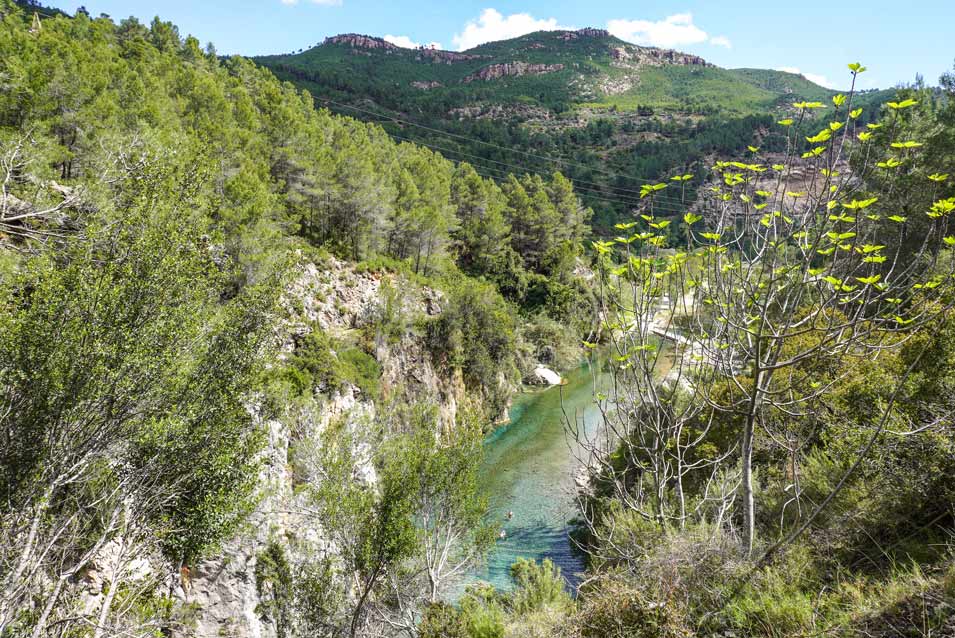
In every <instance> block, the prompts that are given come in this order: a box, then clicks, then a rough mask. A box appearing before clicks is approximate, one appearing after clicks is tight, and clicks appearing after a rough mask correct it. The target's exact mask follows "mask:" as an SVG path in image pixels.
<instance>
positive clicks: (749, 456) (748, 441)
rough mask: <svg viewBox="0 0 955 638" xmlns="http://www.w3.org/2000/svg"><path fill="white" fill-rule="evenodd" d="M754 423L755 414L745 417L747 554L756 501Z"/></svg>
mask: <svg viewBox="0 0 955 638" xmlns="http://www.w3.org/2000/svg"><path fill="white" fill-rule="evenodd" d="M755 424H756V419H755V415H753V414H750V415H748V416H747V418H746V426H745V428H744V430H743V449H742V463H743V484H742V488H743V548H744V550H745V551H746V555H747V556H751V555H752V553H753V542H754V540H755V536H756V502H755V500H754V498H753V434H754V426H755Z"/></svg>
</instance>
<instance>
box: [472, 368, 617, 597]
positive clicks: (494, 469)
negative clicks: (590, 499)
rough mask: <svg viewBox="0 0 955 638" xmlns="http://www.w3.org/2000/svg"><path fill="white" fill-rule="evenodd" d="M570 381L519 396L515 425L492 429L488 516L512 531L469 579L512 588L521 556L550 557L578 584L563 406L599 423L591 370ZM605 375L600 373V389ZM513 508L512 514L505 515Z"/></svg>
mask: <svg viewBox="0 0 955 638" xmlns="http://www.w3.org/2000/svg"><path fill="white" fill-rule="evenodd" d="M564 378H565V379H566V381H567V383H566V385H564V386H555V387H552V388H548V389H546V390H541V391H537V392H533V393H528V394H523V395H520V396H518V397H517V398H516V399H515V401H514V405H513V407H512V408H511V412H510V417H511V420H510V423H509V424H508V425H507V426H506V427H503V428H500V429H498V430H496V431H495V432H494V433H492V434H490V435H489V436H488V438H487V439H486V441H485V445H484V453H485V458H484V465H483V468H482V473H481V487H482V489H483V491H484V493H485V494H486V495H487V497H488V499H489V503H488V505H489V512H488V516H489V517H490V519H491V520H492V521H495V522H496V523H498V524H500V526H501V527H502V528H503V529H504V531H505V532H506V534H507V536H506V538H505V539H503V540H498V541H497V542H496V544H495V546H494V548H493V549H492V550H491V552H490V554H489V555H488V558H487V562H486V564H485V565H484V566H483V567H482V568H480V569H478V570H476V571H474V572H472V573H471V574H469V575H468V576H467V578H465V583H464V584H468V583H474V582H478V581H484V582H487V583H490V584H492V585H494V586H495V587H496V588H498V589H505V590H506V589H509V588H511V587H512V581H511V577H510V571H509V570H510V566H511V564H512V563H514V561H516V560H517V559H518V558H520V557H524V558H533V559H535V560H542V559H544V558H549V559H550V560H552V561H553V562H554V563H555V564H556V565H558V566H559V567H560V569H561V572H562V573H563V575H564V577H565V578H566V579H567V582H568V584H569V585H570V586H574V585H576V584H577V583H578V582H580V576H581V573H582V571H583V569H584V561H583V557H582V556H581V555H580V554H579V553H577V552H575V551H574V550H573V549H572V547H571V543H570V541H569V539H568V537H567V533H568V529H569V526H568V522H569V521H570V520H571V519H572V518H573V517H574V516H575V515H576V507H575V503H574V473H575V471H576V470H577V468H578V461H577V455H576V454H575V452H574V450H573V449H572V447H571V444H570V442H569V440H568V438H567V436H566V435H565V426H564V423H565V416H564V411H566V414H567V415H568V416H569V417H570V418H575V415H576V418H577V420H578V423H580V422H581V419H582V422H583V424H584V427H585V428H586V429H587V430H588V431H591V432H592V431H593V430H594V429H595V428H596V427H597V426H598V424H599V422H600V412H599V411H598V410H597V408H596V406H595V405H594V400H593V398H594V391H595V390H594V375H592V374H591V369H590V366H589V365H586V364H585V365H583V366H581V367H580V368H578V369H577V370H574V371H571V372H569V373H566V374H565V375H564ZM605 383H606V376H605V375H602V374H598V375H597V389H598V390H604V391H605V390H606V388H601V387H600V386H601V385H603V384H605ZM508 512H513V518H511V519H510V520H507V518H506V515H507V513H508Z"/></svg>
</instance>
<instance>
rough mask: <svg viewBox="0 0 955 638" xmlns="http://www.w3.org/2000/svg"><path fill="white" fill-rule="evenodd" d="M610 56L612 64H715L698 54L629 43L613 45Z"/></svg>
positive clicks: (702, 65)
mask: <svg viewBox="0 0 955 638" xmlns="http://www.w3.org/2000/svg"><path fill="white" fill-rule="evenodd" d="M610 57H611V58H613V61H614V66H639V65H648V66H663V65H666V64H674V65H677V66H701V67H711V68H715V66H716V65H714V64H710V63H709V62H707V61H706V60H704V59H703V58H701V57H700V56H698V55H690V54H689V53H681V52H679V51H673V50H672V49H656V48H650V47H638V46H631V45H626V46H618V47H613V48H612V49H611V51H610Z"/></svg>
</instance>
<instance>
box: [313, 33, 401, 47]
mask: <svg viewBox="0 0 955 638" xmlns="http://www.w3.org/2000/svg"><path fill="white" fill-rule="evenodd" d="M324 44H343V45H346V46H350V47H353V48H356V49H380V50H383V51H397V50H398V49H399V48H400V47H398V46H396V45H394V44H392V43H391V42H388V41H387V40H384V39H382V38H376V37H373V36H370V35H361V34H358V33H343V34H341V35H334V36H331V37H328V38H325V42H324Z"/></svg>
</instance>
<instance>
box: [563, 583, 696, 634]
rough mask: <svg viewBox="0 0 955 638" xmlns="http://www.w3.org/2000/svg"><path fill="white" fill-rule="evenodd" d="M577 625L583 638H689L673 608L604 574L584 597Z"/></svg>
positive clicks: (677, 613)
mask: <svg viewBox="0 0 955 638" xmlns="http://www.w3.org/2000/svg"><path fill="white" fill-rule="evenodd" d="M576 623H577V625H578V627H579V628H580V635H581V636H582V637H583V638H679V637H683V636H689V635H690V634H689V632H688V631H687V629H686V627H685V626H684V623H683V620H682V618H681V615H680V613H679V612H678V610H677V608H676V606H675V605H672V604H667V603H666V602H662V601H655V600H652V599H648V597H647V592H645V591H644V590H642V589H640V588H638V587H635V586H634V583H633V582H632V581H629V580H627V579H626V578H625V577H622V576H619V575H614V574H612V573H611V574H605V575H602V576H601V577H600V578H599V579H597V580H596V581H594V582H592V583H591V584H590V585H589V587H588V588H587V590H586V593H585V596H584V597H583V603H582V605H581V609H580V612H579V613H578V615H577V618H576Z"/></svg>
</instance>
